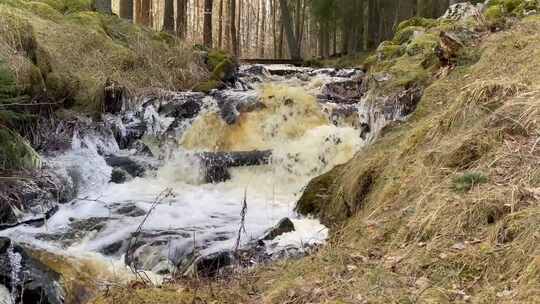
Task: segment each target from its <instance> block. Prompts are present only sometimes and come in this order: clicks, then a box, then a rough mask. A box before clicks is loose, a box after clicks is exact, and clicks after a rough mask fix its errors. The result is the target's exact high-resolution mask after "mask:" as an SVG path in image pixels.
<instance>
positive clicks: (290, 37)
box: [279, 0, 302, 60]
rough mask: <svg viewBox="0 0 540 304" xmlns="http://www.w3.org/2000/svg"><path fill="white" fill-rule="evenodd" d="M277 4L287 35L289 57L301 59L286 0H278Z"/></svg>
mask: <svg viewBox="0 0 540 304" xmlns="http://www.w3.org/2000/svg"><path fill="white" fill-rule="evenodd" d="M279 4H280V8H281V20H282V23H283V27H284V29H285V33H286V36H287V44H288V46H289V52H290V54H291V58H292V59H295V60H300V59H302V56H301V55H300V49H299V48H298V44H297V40H296V37H295V34H294V28H293V22H292V18H291V13H290V11H289V7H288V5H287V0H279Z"/></svg>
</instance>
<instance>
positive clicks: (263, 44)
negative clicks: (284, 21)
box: [259, 0, 266, 58]
mask: <svg viewBox="0 0 540 304" xmlns="http://www.w3.org/2000/svg"><path fill="white" fill-rule="evenodd" d="M265 48H266V0H262V22H261V46H260V48H259V56H260V57H261V58H264V51H265Z"/></svg>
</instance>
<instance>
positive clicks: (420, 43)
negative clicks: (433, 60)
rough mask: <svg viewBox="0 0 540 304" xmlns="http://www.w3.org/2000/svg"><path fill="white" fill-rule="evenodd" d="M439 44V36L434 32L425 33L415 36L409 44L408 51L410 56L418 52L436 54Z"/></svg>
mask: <svg viewBox="0 0 540 304" xmlns="http://www.w3.org/2000/svg"><path fill="white" fill-rule="evenodd" d="M438 45H439V38H438V37H437V36H436V35H434V34H428V33H426V34H423V35H419V36H417V37H415V38H414V39H413V40H412V41H411V42H410V43H409V44H408V45H407V49H406V53H407V55H409V56H414V55H418V54H435V48H436V47H437V46H438Z"/></svg>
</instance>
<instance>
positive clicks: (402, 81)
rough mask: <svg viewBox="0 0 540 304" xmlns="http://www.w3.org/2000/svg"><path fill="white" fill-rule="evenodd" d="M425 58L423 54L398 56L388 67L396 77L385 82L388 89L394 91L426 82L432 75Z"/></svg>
mask: <svg viewBox="0 0 540 304" xmlns="http://www.w3.org/2000/svg"><path fill="white" fill-rule="evenodd" d="M424 59H425V57H424V56H422V55H417V56H413V57H411V56H402V57H400V58H398V59H397V60H396V61H395V63H394V64H393V65H392V66H391V67H390V68H389V69H388V71H389V72H390V73H391V74H392V75H394V78H392V80H390V81H389V82H388V83H387V84H385V86H386V90H387V91H388V92H393V91H395V90H396V89H400V88H410V87H413V86H415V85H422V84H424V83H425V82H426V81H427V80H428V79H429V77H430V75H431V72H430V71H428V69H426V68H425V64H424V63H423V61H424Z"/></svg>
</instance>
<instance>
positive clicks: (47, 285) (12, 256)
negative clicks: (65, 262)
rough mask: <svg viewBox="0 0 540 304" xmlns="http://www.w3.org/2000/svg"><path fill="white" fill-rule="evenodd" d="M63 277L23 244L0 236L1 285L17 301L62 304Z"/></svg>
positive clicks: (27, 303) (30, 303)
mask: <svg viewBox="0 0 540 304" xmlns="http://www.w3.org/2000/svg"><path fill="white" fill-rule="evenodd" d="M60 280H61V277H60V275H59V274H58V273H56V272H54V271H53V270H51V269H50V268H48V267H47V266H45V265H44V264H42V263H41V262H39V261H38V260H36V259H34V258H33V257H32V256H31V255H30V253H29V252H28V251H27V250H26V249H25V248H23V247H22V246H20V245H18V244H15V243H13V242H12V241H11V240H10V239H8V238H4V237H0V285H4V286H5V287H6V288H7V289H8V290H9V291H10V294H11V295H15V301H14V302H15V303H22V304H35V303H43V304H62V303H64V296H65V292H64V290H63V288H62V286H61V284H60Z"/></svg>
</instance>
